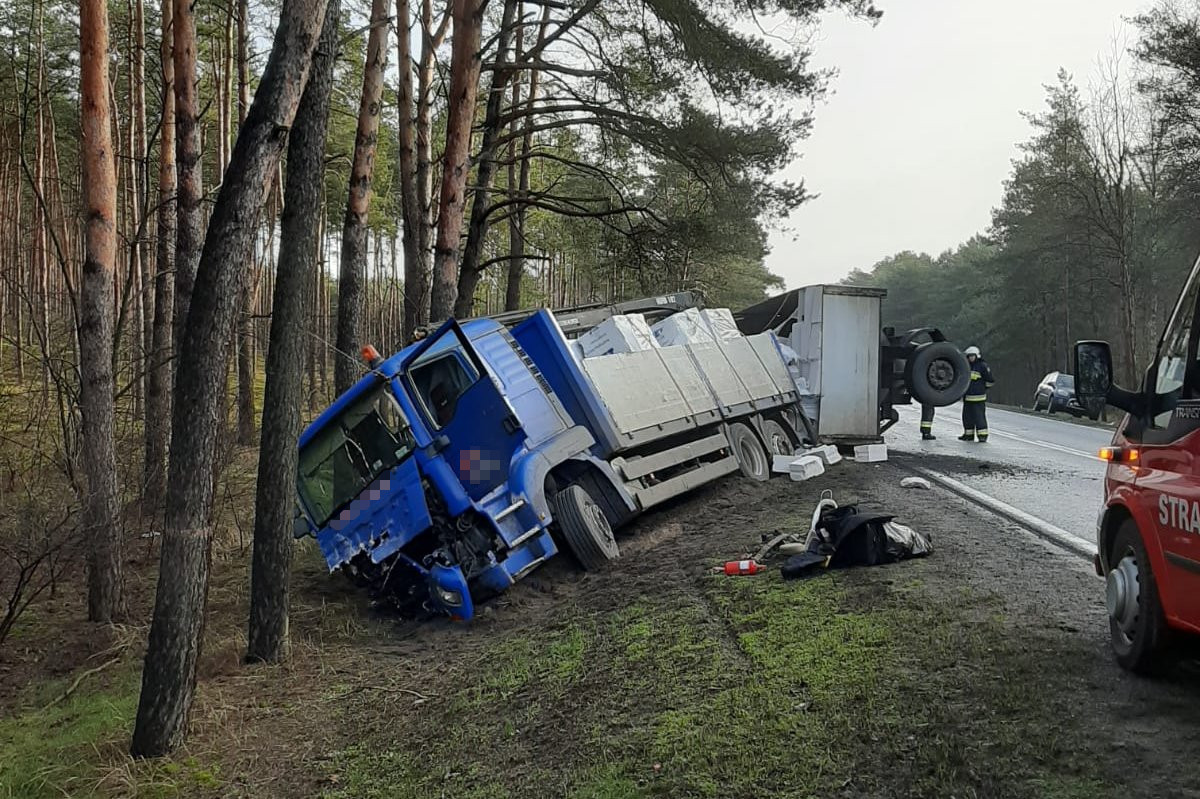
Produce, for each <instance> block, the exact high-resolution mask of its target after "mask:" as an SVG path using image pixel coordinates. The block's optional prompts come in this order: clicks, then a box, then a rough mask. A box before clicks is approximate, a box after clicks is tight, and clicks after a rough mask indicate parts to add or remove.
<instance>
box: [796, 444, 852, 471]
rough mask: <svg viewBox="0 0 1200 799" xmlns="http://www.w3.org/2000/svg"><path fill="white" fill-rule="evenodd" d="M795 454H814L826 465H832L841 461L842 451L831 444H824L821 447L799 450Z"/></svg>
mask: <svg viewBox="0 0 1200 799" xmlns="http://www.w3.org/2000/svg"><path fill="white" fill-rule="evenodd" d="M796 454H797V455H815V456H816V457H818V458H820V459H821V460H822V461H823V462H824V463H825V465H826V466H832V465H834V464H835V463H841V462H842V453H840V452H838V448H837V447H835V446H834V445H833V444H825V445H824V446H821V447H812V448H811V449H804V450H799V451H797V453H796Z"/></svg>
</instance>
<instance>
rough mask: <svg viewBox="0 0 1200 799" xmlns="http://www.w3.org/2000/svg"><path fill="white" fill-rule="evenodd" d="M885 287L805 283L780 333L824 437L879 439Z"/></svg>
mask: <svg viewBox="0 0 1200 799" xmlns="http://www.w3.org/2000/svg"><path fill="white" fill-rule="evenodd" d="M885 296H887V291H886V290H885V289H876V288H862V287H857V286H828V285H821V286H808V287H806V288H803V289H800V296H799V298H798V308H797V314H796V318H795V321H794V324H792V326H791V330H789V331H788V333H787V335H786V336H784V338H785V339H786V341H787V342H788V345H789V346H790V347H791V348H792V349H793V350H795V352H796V355H797V356H798V358H799V363H798V366H799V371H800V376H801V377H803V378H804V379H805V380H806V381H807V382H808V388H809V391H811V392H812V393H813V394H814V395H815V397H816V407H817V414H816V415H817V429H818V430H819V432H820V435H821V437H822V438H823V439H827V440H829V441H840V440H854V441H864V440H880V438H881V437H880V434H879V365H880V351H879V327H880V323H881V322H880V316H881V303H882V301H883V298H884V297H885Z"/></svg>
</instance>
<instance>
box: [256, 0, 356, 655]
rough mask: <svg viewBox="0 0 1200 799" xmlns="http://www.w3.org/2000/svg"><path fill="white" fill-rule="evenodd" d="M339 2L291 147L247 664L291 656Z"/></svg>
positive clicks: (329, 11) (334, 0) (334, 1)
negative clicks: (299, 489)
mask: <svg viewBox="0 0 1200 799" xmlns="http://www.w3.org/2000/svg"><path fill="white" fill-rule="evenodd" d="M339 11H340V3H339V0H329V3H328V6H327V7H326V11H325V23H324V27H323V29H322V33H321V42H320V44H319V45H318V46H317V52H316V53H315V54H314V56H313V65H312V72H311V74H310V76H309V80H308V85H307V86H306V87H305V89H304V97H303V98H302V99H301V101H300V110H299V111H298V112H297V114H296V119H297V125H296V128H295V130H294V131H292V136H291V141H290V142H289V143H288V156H287V167H288V168H287V188H286V189H285V190H284V191H285V195H284V203H283V219H282V222H281V225H282V229H281V231H280V244H279V269H278V274H277V276H276V282H275V294H274V303H273V306H272V308H273V310H272V313H271V341H270V346H269V347H268V349H267V385H266V394H265V395H264V397H263V429H262V447H261V450H260V452H259V458H258V489H257V500H256V502H255V516H254V556H253V561H252V567H251V573H250V633H249V646H248V648H247V651H246V657H247V659H248V660H258V661H267V662H274V661H277V660H281V659H282V658H284V657H286V655H287V646H288V581H289V578H290V574H291V562H292V508H293V507H294V503H295V496H296V459H297V458H296V455H297V453H296V442H297V440H298V439H299V437H300V403H301V401H302V396H301V391H302V386H301V376H302V374H303V372H302V368H303V358H304V351H305V349H306V338H305V337H304V336H301V335H298V331H301V330H305V329H308V327H309V326H310V324H311V323H310V319H309V298H310V296H311V294H312V283H313V276H314V275H315V274H316V268H317V249H318V247H319V246H320V242H319V241H318V231H319V229H320V225H319V216H320V213H321V186H322V184H323V182H324V173H325V133H326V129H327V127H328V122H329V97H330V94H331V90H332V86H333V61H334V54H335V51H336V50H337V43H338V37H337V34H338V24H337V23H338V14H339Z"/></svg>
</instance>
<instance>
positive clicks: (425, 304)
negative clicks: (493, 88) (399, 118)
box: [405, 0, 450, 342]
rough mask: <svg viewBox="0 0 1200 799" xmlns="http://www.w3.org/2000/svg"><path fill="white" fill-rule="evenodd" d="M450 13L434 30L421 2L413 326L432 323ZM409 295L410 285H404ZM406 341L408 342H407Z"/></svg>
mask: <svg viewBox="0 0 1200 799" xmlns="http://www.w3.org/2000/svg"><path fill="white" fill-rule="evenodd" d="M449 24H450V16H449V14H447V15H446V16H445V17H444V18H443V19H442V22H441V23H440V25H439V26H438V28H437V30H434V27H433V0H421V32H422V36H421V60H420V62H419V63H418V64H417V96H416V98H415V102H416V104H417V124H416V128H417V131H416V133H417V208H418V209H419V212H420V214H419V216H418V218H417V220H418V224H417V251H418V252H419V254H420V260H419V263H420V269H419V270H418V275H417V276H418V278H419V282H418V284H417V285H415V286H413V288H412V292H415V295H414V294H409V295H408V296H409V297H414V298H415V299H414V302H413V304H414V305H415V306H416V309H417V318H416V319H415V320H414V323H413V325H414V327H419V326H421V325H425V324H428V323H429V299H430V297H429V293H430V282H431V280H432V278H433V257H432V256H433V233H434V231H433V221H434V217H433V212H434V207H433V91H434V87H433V79H434V66H435V56H436V55H437V49H438V48H439V47H441V45H442V40H443V39H444V38H445V36H446V31H447V30H448V29H449ZM405 291H406V292H408V291H409V289H408V286H405ZM406 342H407V339H406Z"/></svg>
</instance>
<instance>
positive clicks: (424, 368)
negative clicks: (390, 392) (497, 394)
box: [409, 342, 479, 427]
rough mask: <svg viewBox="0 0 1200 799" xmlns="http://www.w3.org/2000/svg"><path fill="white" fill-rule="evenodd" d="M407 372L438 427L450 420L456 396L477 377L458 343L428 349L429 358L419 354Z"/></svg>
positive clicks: (456, 403)
mask: <svg viewBox="0 0 1200 799" xmlns="http://www.w3.org/2000/svg"><path fill="white" fill-rule="evenodd" d="M455 344H456V345H457V342H455ZM409 374H410V375H411V378H412V382H413V386H414V387H415V388H416V390H417V395H418V396H419V397H420V398H421V403H422V404H423V405H424V406H425V410H426V412H427V413H428V414H429V417H430V419H431V420H432V421H433V423H434V424H435V425H436V426H437V427H445V426H446V425H447V424H449V423H450V420H451V419H453V418H454V411H455V409H456V408H457V407H458V398H459V397H461V396H462V395H463V394H464V393H465V392H466V390H467V389H468V388H470V387H471V386H472V385H474V383H475V381H476V380H477V379H479V375H478V373H477V372H476V371H475V369H474V368H473V367H472V366H471V364H470V362H469V361H468V360H467V359H466V356H465V355H464V353H463V351H462V348H461V347H459V346H453V347H450V348H449V349H446V350H443V351H441V352H437V353H431V354H430V355H429V356H428V360H426V359H425V358H422V359H421V361H419V362H418V363H417V364H415V365H414V366H413V367H412V368H411V369H410V370H409Z"/></svg>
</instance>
